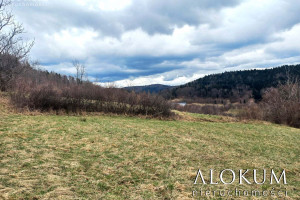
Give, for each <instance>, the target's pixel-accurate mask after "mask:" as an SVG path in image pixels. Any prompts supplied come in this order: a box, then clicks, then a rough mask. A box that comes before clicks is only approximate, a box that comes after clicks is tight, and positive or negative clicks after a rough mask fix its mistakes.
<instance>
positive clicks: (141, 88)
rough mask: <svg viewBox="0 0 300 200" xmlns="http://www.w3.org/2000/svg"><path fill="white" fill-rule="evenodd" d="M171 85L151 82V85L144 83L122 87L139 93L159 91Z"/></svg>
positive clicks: (169, 87)
mask: <svg viewBox="0 0 300 200" xmlns="http://www.w3.org/2000/svg"><path fill="white" fill-rule="evenodd" d="M173 87H174V86H169V85H161V84H152V85H145V86H132V87H124V89H125V90H128V91H134V92H136V93H141V92H147V93H148V92H150V93H159V92H161V91H162V90H166V89H171V88H173Z"/></svg>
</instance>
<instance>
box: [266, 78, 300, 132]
mask: <svg viewBox="0 0 300 200" xmlns="http://www.w3.org/2000/svg"><path fill="white" fill-rule="evenodd" d="M260 106H261V110H262V111H263V118H264V119H265V120H268V121H271V122H274V123H278V124H286V125H290V126H294V127H300V85H299V82H298V81H294V82H287V83H286V84H284V85H280V86H279V87H278V88H270V89H268V90H267V91H266V92H265V94H264V95H263V100H262V102H261V105H260Z"/></svg>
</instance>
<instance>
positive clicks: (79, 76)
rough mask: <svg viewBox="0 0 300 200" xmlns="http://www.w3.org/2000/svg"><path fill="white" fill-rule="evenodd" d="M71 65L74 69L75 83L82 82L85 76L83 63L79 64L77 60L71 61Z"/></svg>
mask: <svg viewBox="0 0 300 200" xmlns="http://www.w3.org/2000/svg"><path fill="white" fill-rule="evenodd" d="M73 66H74V67H75V69H76V75H75V78H76V81H77V84H82V82H83V81H84V78H85V76H86V71H85V66H84V65H83V64H81V63H80V62H79V61H78V60H74V61H73Z"/></svg>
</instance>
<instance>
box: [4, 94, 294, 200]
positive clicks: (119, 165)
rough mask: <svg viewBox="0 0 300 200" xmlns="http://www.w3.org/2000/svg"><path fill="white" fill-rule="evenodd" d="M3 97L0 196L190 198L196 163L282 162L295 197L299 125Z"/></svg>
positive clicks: (251, 165)
mask: <svg viewBox="0 0 300 200" xmlns="http://www.w3.org/2000/svg"><path fill="white" fill-rule="evenodd" d="M7 103H8V102H6V103H5V101H4V100H1V102H0V107H1V111H0V112H1V115H0V199H1V198H3V199H76V198H77V199H191V198H192V190H193V188H194V189H199V188H200V186H201V185H196V187H194V185H193V181H194V178H195V176H196V172H197V170H198V169H199V168H201V169H202V170H203V171H205V172H207V171H208V170H209V169H210V168H214V169H217V170H219V169H224V168H230V169H235V170H238V169H254V168H256V169H263V168H266V169H271V168H274V169H286V170H287V174H288V185H287V186H286V188H287V189H288V191H289V196H290V197H291V198H292V199H297V198H300V195H299V190H300V184H299V182H300V177H299V172H300V171H299V169H300V163H299V155H300V148H299V144H300V130H299V129H294V128H290V127H285V126H278V125H272V124H264V123H252V122H247V123H244V122H236V121H235V120H234V119H232V118H226V117H219V116H208V115H197V114H186V113H179V114H180V115H181V116H182V119H184V120H174V121H171V120H169V121H162V120H156V119H142V118H137V117H125V116H105V115H103V116H88V115H87V116H84V117H78V116H57V115H36V116H31V115H26V114H18V113H14V112H9V111H8V110H7V108H8V107H9V105H8V104H7ZM235 186H237V185H232V186H224V185H221V186H214V187H212V188H215V189H216V188H232V187H235ZM271 187H273V186H272V185H263V186H252V187H250V186H249V185H244V186H243V187H242V188H245V189H251V188H253V189H254V188H258V189H270V188H271Z"/></svg>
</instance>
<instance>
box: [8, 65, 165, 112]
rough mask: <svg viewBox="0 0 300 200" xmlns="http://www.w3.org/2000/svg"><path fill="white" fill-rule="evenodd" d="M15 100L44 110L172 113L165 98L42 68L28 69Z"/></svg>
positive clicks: (16, 82)
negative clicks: (81, 79)
mask: <svg viewBox="0 0 300 200" xmlns="http://www.w3.org/2000/svg"><path fill="white" fill-rule="evenodd" d="M11 94H12V100H13V102H14V103H15V105H17V106H18V107H27V108H29V109H38V110H41V111H50V110H55V111H61V110H64V111H66V112H67V113H69V112H75V113H80V112H82V111H85V112H110V113H119V114H130V115H151V116H169V115H170V114H171V112H170V105H169V103H168V102H167V101H166V100H164V99H163V98H162V97H160V96H157V95H151V94H147V93H142V94H136V93H134V92H128V91H126V90H123V89H118V88H103V87H100V86H97V85H94V84H93V83H91V82H88V81H82V82H81V81H80V82H78V80H77V79H76V78H73V77H67V76H62V75H60V74H56V73H49V72H45V71H39V70H33V69H31V70H26V71H24V72H23V73H22V74H21V75H20V76H18V77H17V78H16V79H15V80H14V83H13V91H12V92H11Z"/></svg>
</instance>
